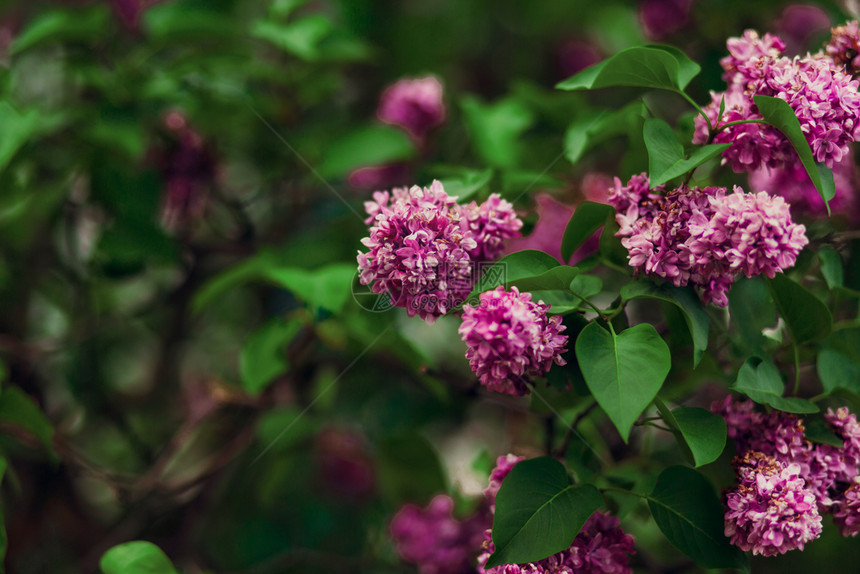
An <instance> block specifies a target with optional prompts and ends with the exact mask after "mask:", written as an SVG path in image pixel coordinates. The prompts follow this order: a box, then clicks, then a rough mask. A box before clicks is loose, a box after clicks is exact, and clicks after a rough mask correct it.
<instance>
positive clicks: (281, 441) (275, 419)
mask: <svg viewBox="0 0 860 574" xmlns="http://www.w3.org/2000/svg"><path fill="white" fill-rule="evenodd" d="M319 428H320V421H319V418H318V417H315V416H313V413H312V412H306V411H305V409H300V408H299V407H294V406H286V407H280V408H275V409H272V410H269V411H266V414H264V415H262V416H261V417H260V423H259V424H258V425H257V439H258V440H259V441H260V444H261V446H262V447H263V449H265V451H269V450H271V451H274V452H276V453H277V452H285V451H287V450H290V449H292V448H294V447H296V446H297V445H300V444H302V443H305V442H306V441H308V440H310V439H311V438H312V437H314V436H315V435H316V434H317V432H318V431H319ZM258 456H260V455H258Z"/></svg>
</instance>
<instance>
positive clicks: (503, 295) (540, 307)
mask: <svg viewBox="0 0 860 574" xmlns="http://www.w3.org/2000/svg"><path fill="white" fill-rule="evenodd" d="M548 310H549V305H547V304H545V303H544V302H543V301H538V302H537V303H535V302H534V301H532V296H531V293H520V291H519V289H517V288H516V287H512V288H511V290H510V291H505V289H504V287H503V286H501V285H500V286H499V287H497V288H496V289H495V290H493V291H486V292H484V293H481V295H480V303H479V304H478V305H477V306H474V307H473V306H471V305H467V306H465V308H464V310H463V322H462V323H461V324H460V328H459V333H460V336H461V337H462V339H463V341H465V342H466V345H467V347H468V348H467V349H466V358H467V359H469V366H470V367H471V368H472V371H473V372H474V373H475V374H476V375H477V376H478V378H479V379H480V381H481V384H483V385H484V386H486V387H487V388H488V389H489V390H491V391H495V392H497V393H503V394H508V395H514V396H523V395H525V394H528V392H529V391H528V387H527V385H526V383H527V381H528V378H529V377H531V376H540V375H543V374H544V373H546V372H548V371H549V369H550V367H551V366H552V364H553V363H555V364H557V365H564V364H565V360H564V359H563V358H562V357H561V354H562V353H564V352H565V350H566V349H565V346H566V345H567V335H562V334H561V332H562V331H564V330H565V327H564V325H562V324H561V317H558V316H554V317H547V314H546V312H547V311H548Z"/></svg>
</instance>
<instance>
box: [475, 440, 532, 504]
mask: <svg viewBox="0 0 860 574" xmlns="http://www.w3.org/2000/svg"><path fill="white" fill-rule="evenodd" d="M523 460H525V458H524V457H522V456H517V455H515V454H508V455H505V456H500V457H499V458H497V459H496V467H495V468H494V469H493V470H492V472H490V484H489V485H488V486H487V489H486V490H485V491H484V496H486V497H487V502H489V503H490V509H491V510H493V511H495V508H496V495H497V494H498V493H499V489H500V488H501V487H502V481H503V480H505V478H506V477H507V476H508V475H509V474H510V473H511V469H513V468H514V467H515V466H516V465H517V463H518V462H521V461H523Z"/></svg>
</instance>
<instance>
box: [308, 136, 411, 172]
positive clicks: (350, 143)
mask: <svg viewBox="0 0 860 574" xmlns="http://www.w3.org/2000/svg"><path fill="white" fill-rule="evenodd" d="M414 155H415V146H414V145H413V144H412V142H411V141H410V140H409V136H408V135H406V133H405V132H403V130H400V129H397V128H395V127H393V126H387V125H376V124H374V125H370V126H366V127H362V128H359V129H357V130H354V131H352V132H349V133H347V134H346V135H344V136H342V137H338V138H336V139H335V140H334V141H333V142H331V143H330V144H329V145H327V146H326V152H325V155H324V157H323V159H322V162H321V163H320V166H319V168H318V169H317V171H318V172H319V174H320V175H321V176H322V177H326V178H335V177H342V176H345V175H347V174H348V173H349V172H351V171H352V170H354V169H358V168H360V167H368V166H377V165H384V164H387V163H392V162H396V161H402V160H407V159H411V158H412V157H413V156H414Z"/></svg>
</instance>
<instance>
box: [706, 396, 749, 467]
mask: <svg viewBox="0 0 860 574" xmlns="http://www.w3.org/2000/svg"><path fill="white" fill-rule="evenodd" d="M711 412H712V413H714V414H718V415H720V416H721V417H723V419H725V421H726V434H727V435H728V437H729V438H731V439H734V440H735V445H736V446H737V451H738V453H741V454H742V453H744V452H746V451H747V450H748V449H747V448H746V443H747V441H748V438H747V437H748V436H749V433H750V429H751V428H752V427H753V425H755V424H757V423H758V420H759V418H760V417H761V415H760V414H759V413H757V412H756V411H755V403H753V402H752V401H738V400H735V398H734V397H733V396H732V395H726V398H724V399H723V400H721V401H714V402H713V403H712V404H711ZM739 441H743V442H739Z"/></svg>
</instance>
